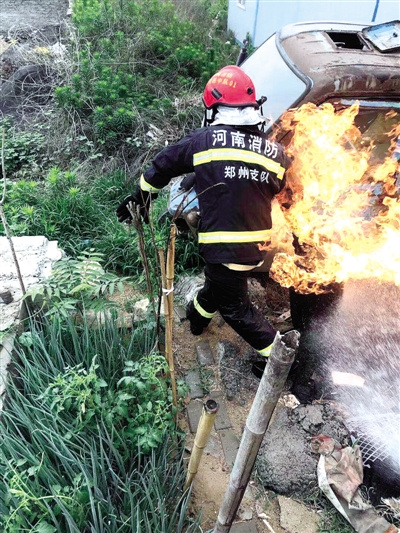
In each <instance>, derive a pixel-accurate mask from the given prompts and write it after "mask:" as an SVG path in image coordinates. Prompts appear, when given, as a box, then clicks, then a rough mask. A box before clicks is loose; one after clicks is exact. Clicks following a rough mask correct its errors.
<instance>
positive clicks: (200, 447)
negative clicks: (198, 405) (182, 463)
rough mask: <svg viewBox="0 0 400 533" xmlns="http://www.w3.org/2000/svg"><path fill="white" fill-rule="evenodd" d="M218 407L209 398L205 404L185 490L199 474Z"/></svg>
mask: <svg viewBox="0 0 400 533" xmlns="http://www.w3.org/2000/svg"><path fill="white" fill-rule="evenodd" d="M218 409H219V405H218V404H217V402H216V401H215V400H207V401H206V403H205V404H204V405H203V413H202V415H201V417H200V420H199V425H198V427H197V431H196V437H195V439H194V444H193V450H192V454H191V456H190V461H189V466H188V471H187V475H186V481H185V487H184V490H186V489H187V488H188V487H189V486H190V484H191V483H192V482H193V479H194V478H195V476H196V474H197V470H198V467H199V464H200V460H201V457H202V455H203V451H204V448H205V447H206V446H207V442H208V438H209V436H210V433H211V429H212V427H213V424H214V420H215V417H216V416H217V412H218Z"/></svg>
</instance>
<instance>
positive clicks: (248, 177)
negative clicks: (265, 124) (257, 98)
mask: <svg viewBox="0 0 400 533" xmlns="http://www.w3.org/2000/svg"><path fill="white" fill-rule="evenodd" d="M287 166H288V159H287V157H286V156H285V154H284V152H283V148H282V146H280V145H279V144H276V143H272V142H271V141H269V140H268V139H267V137H266V135H264V134H263V133H261V132H260V131H259V130H258V128H257V127H256V126H250V127H234V126H211V127H208V128H200V129H197V130H195V131H194V132H192V133H190V134H189V135H187V136H186V137H184V138H183V139H181V140H180V141H179V142H178V143H176V144H174V145H171V146H167V147H166V148H164V149H163V150H162V151H161V152H160V153H159V154H158V155H157V156H156V157H155V159H154V160H153V163H152V165H151V167H150V168H149V169H148V170H147V171H146V172H145V174H144V176H142V178H141V182H140V186H141V188H142V189H143V190H146V191H151V192H154V193H157V192H159V190H160V189H162V188H163V187H165V186H166V185H167V184H168V183H169V181H170V180H171V178H173V177H176V176H180V175H181V174H185V173H189V172H193V171H194V172H195V175H196V182H195V190H196V193H197V195H198V200H199V205H200V213H201V222H200V227H199V248H200V253H201V254H202V256H203V257H204V259H205V260H206V261H207V262H209V263H238V264H249V263H254V264H256V263H258V262H259V261H260V260H262V259H263V257H264V255H265V251H263V250H262V248H263V246H264V247H265V243H266V242H268V241H269V240H270V229H271V227H272V220H271V200H272V198H273V197H274V196H275V194H277V193H278V192H280V191H281V189H282V188H283V186H284V182H285V180H284V173H285V169H286V168H287Z"/></svg>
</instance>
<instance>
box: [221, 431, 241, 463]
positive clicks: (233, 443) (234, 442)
mask: <svg viewBox="0 0 400 533" xmlns="http://www.w3.org/2000/svg"><path fill="white" fill-rule="evenodd" d="M218 435H219V438H220V439H221V444H222V449H223V450H224V456H225V461H226V463H227V465H228V467H229V468H231V469H232V466H233V463H234V462H235V459H236V455H237V452H238V449H239V444H240V442H239V439H238V437H237V436H236V434H235V433H234V432H233V431H232V430H231V429H225V430H222V431H219V432H218Z"/></svg>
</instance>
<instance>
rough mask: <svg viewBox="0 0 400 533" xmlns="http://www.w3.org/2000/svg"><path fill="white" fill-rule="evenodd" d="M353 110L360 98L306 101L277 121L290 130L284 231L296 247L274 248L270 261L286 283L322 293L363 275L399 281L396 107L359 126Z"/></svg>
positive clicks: (278, 278) (399, 131)
mask: <svg viewBox="0 0 400 533" xmlns="http://www.w3.org/2000/svg"><path fill="white" fill-rule="evenodd" d="M359 112H360V109H359V105H358V104H354V105H352V106H351V107H347V108H345V109H344V110H342V111H339V112H335V109H334V107H333V106H332V105H331V104H324V105H322V106H320V107H317V106H315V105H314V104H305V105H304V106H302V107H301V108H299V109H296V110H292V111H289V112H287V114H286V115H285V117H284V119H283V121H282V127H283V128H284V130H285V131H289V132H290V131H291V132H292V133H293V134H292V138H291V141H290V144H289V145H288V147H287V152H288V154H289V155H291V156H292V157H293V164H292V166H291V168H290V169H289V171H288V178H287V180H288V189H287V190H285V191H284V193H283V195H282V196H281V198H280V199H279V200H280V204H281V205H282V209H283V211H284V219H285V225H286V227H285V228H282V230H283V231H285V232H286V233H287V232H290V233H291V234H293V235H295V238H296V239H297V240H298V246H297V247H296V248H297V250H296V252H297V253H295V254H292V255H290V254H288V253H278V254H276V256H275V258H274V261H273V264H272V267H271V276H272V277H273V279H275V281H277V282H278V283H280V284H281V285H282V286H284V287H291V286H292V287H294V288H295V289H296V290H297V291H298V292H302V293H310V292H314V293H320V292H325V291H327V290H329V285H331V284H332V283H341V282H344V281H346V280H348V279H363V278H378V279H379V280H381V281H389V282H394V283H395V284H396V285H400V191H399V190H397V186H396V178H397V175H398V176H399V181H400V174H399V172H400V163H399V161H398V160H397V158H396V157H394V155H393V154H394V152H395V147H396V141H397V140H398V138H399V136H400V124H399V114H398V113H396V112H394V111H388V112H387V113H381V115H380V117H378V119H376V120H374V121H372V120H369V119H368V117H367V121H366V123H365V125H364V129H363V131H361V129H359V127H357V126H356V123H357V120H356V119H357V117H358V114H359ZM375 118H376V117H375ZM368 120H369V121H368ZM382 139H384V141H382ZM396 190H397V194H396ZM277 238H278V239H279V235H278V237H277Z"/></svg>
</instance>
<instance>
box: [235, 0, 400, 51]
mask: <svg viewBox="0 0 400 533" xmlns="http://www.w3.org/2000/svg"><path fill="white" fill-rule="evenodd" d="M242 2H243V0H242ZM244 3H245V5H244V9H243V8H242V7H239V6H238V2H237V0H229V13H228V27H229V29H230V30H232V31H233V32H234V34H235V37H236V38H237V39H238V40H239V41H241V42H242V41H243V39H244V38H245V37H246V34H247V33H249V34H250V36H251V38H252V41H253V44H254V45H255V46H259V45H260V44H261V43H262V42H263V41H265V39H267V38H268V37H269V36H270V35H272V34H273V33H275V32H276V31H277V30H279V29H280V28H282V27H283V26H286V25H287V24H292V23H293V22H306V21H314V20H325V21H329V22H335V21H342V22H360V23H363V24H365V25H366V26H368V25H371V24H379V23H380V22H388V21H390V20H400V0H244ZM375 12H376V13H375ZM374 14H375V21H374V22H373V18H374Z"/></svg>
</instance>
